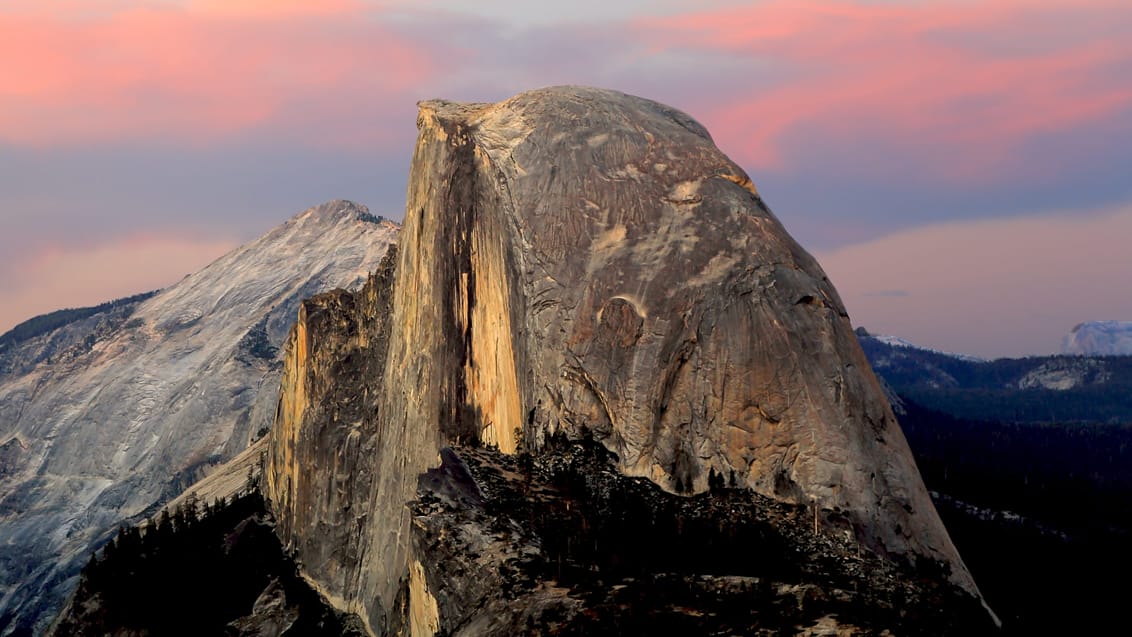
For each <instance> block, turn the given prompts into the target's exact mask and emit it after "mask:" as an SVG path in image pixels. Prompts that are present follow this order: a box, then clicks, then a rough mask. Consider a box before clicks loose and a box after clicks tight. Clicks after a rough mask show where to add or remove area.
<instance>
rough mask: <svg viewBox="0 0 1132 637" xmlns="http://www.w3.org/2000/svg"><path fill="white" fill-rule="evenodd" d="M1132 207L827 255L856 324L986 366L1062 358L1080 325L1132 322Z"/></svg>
mask: <svg viewBox="0 0 1132 637" xmlns="http://www.w3.org/2000/svg"><path fill="white" fill-rule="evenodd" d="M1130 237H1132V204H1128V205H1125V206H1122V207H1118V208H1116V209H1112V210H1107V211H1103V212H1096V213H1083V212H1079V211H1078V212H1067V213H1065V214H1061V215H1053V216H1041V217H1028V218H1018V219H996V220H986V221H969V222H961V223H950V224H941V225H935V226H928V227H922V228H917V229H913V230H908V231H904V232H899V233H896V234H893V235H889V236H886V237H882V238H880V239H876V240H872V241H868V242H865V243H859V244H856V245H851V246H848V247H845V248H841V249H838V250H834V251H830V252H825V253H818V254H816V256H817V258H818V260H819V261H820V262H821V264H822V266H823V267H824V269H825V271H826V273H827V274H828V275H829V277H830V280H832V281H833V283H834V285H835V286H837V289H838V291H839V292H840V293H841V297H842V300H843V301H844V302H845V305H846V307H847V308H848V310H849V315H850V317H852V320H853V324H854V325H859V326H864V327H866V328H868V329H869V330H870V331H875V332H878V333H882V334H894V335H897V336H902V337H905V338H907V339H909V340H911V341H913V342H915V343H917V344H921V345H924V346H930V347H936V348H940V349H944V350H950V351H956V352H960V353H968V354H976V355H982V356H1023V355H1028V354H1046V353H1052V352H1055V351H1057V349H1058V347H1059V345H1060V343H1061V340H1060V339H1061V337H1062V336H1064V335H1065V334H1066V333H1067V332H1068V331H1069V330H1070V329H1071V328H1072V327H1073V326H1074V325H1076V324H1077V323H1079V322H1081V321H1087V320H1103V319H1122V320H1132V297H1130V296H1129V295H1128V293H1127V291H1128V273H1129V272H1132V251H1129V250H1128V248H1127V244H1128V239H1129V238H1130Z"/></svg>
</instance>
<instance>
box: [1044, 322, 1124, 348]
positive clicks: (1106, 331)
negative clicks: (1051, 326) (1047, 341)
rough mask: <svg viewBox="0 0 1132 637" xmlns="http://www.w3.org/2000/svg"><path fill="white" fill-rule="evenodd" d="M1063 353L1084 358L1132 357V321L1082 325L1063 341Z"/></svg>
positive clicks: (1075, 328)
mask: <svg viewBox="0 0 1132 637" xmlns="http://www.w3.org/2000/svg"><path fill="white" fill-rule="evenodd" d="M1061 351H1062V353H1064V354H1079V355H1083V356H1132V321H1089V322H1086V323H1081V324H1079V325H1077V326H1075V327H1074V328H1073V329H1072V330H1071V331H1070V332H1069V334H1067V335H1066V336H1065V338H1064V339H1063V340H1062V343H1061Z"/></svg>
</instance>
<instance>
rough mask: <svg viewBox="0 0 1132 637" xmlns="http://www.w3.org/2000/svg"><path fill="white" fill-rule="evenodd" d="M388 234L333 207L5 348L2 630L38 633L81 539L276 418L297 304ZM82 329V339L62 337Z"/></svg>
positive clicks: (352, 267)
mask: <svg viewBox="0 0 1132 637" xmlns="http://www.w3.org/2000/svg"><path fill="white" fill-rule="evenodd" d="M397 230H398V229H397V227H396V226H395V225H394V224H392V223H390V222H387V221H379V220H378V219H376V218H375V217H372V216H370V215H369V214H368V213H367V211H366V210H365V208H364V207H360V206H357V205H355V204H353V203H350V202H345V201H334V202H329V203H327V204H324V205H322V206H318V207H316V208H312V209H310V210H307V211H305V212H303V213H300V214H299V215H296V216H295V217H293V218H292V219H291V220H289V221H287V222H286V223H285V224H283V225H281V226H279V227H278V228H276V229H274V230H272V231H271V232H270V233H268V234H267V235H265V236H263V237H261V238H260V239H258V240H256V241H254V242H251V243H249V244H247V245H245V246H243V247H241V248H239V249H237V250H235V251H233V252H232V253H230V254H228V255H226V256H224V257H222V258H221V259H219V260H217V261H216V262H214V263H213V264H211V265H210V266H208V267H207V268H205V269H203V270H201V271H200V272H197V273H194V274H192V275H190V276H187V277H185V278H184V279H183V280H181V281H180V282H178V283H177V284H176V285H173V286H171V287H170V288H168V289H166V290H163V291H162V292H160V293H158V294H157V295H155V296H153V297H152V298H149V299H147V300H146V301H144V302H142V303H140V304H138V305H136V306H132V307H131V308H130V310H131V311H130V312H125V313H123V312H119V311H117V310H115V311H114V312H108V313H107V314H106V316H105V317H103V316H97V317H92V318H90V319H87V320H86V321H84V322H83V323H82V324H81V325H80V324H76V325H71V326H67V327H65V328H61V329H60V330H56V331H55V332H52V333H49V334H45V335H42V336H39V337H36V338H35V339H32V340H30V341H28V342H25V343H20V344H17V345H15V346H14V347H13V348H9V349H8V350H6V351H5V356H6V357H8V358H9V359H11V360H17V361H18V362H19V364H18V365H9V366H5V369H9V370H13V371H10V372H9V373H0V448H2V449H5V450H7V452H9V453H7V454H6V455H5V456H4V458H3V460H2V464H3V470H2V471H0V633H3V634H8V631H23V630H28V629H35V632H38V631H39V629H40V628H42V625H43V623H44V622H45V621H47V620H49V619H50V618H51V616H52V615H53V614H54V611H55V610H57V608H58V605H59V604H61V602H62V601H63V598H64V597H65V596H66V595H67V594H68V593H69V591H70V590H71V588H72V587H73V584H74V579H75V576H76V575H77V572H78V568H79V567H81V565H82V564H83V563H85V562H86V560H87V559H88V558H89V557H90V550H91V548H92V545H96V544H98V543H100V541H101V540H102V539H105V538H106V537H108V536H109V534H111V533H112V532H113V530H114V529H115V528H116V527H117V525H118V523H119V522H120V521H122V520H125V519H131V518H134V519H136V516H139V515H140V514H142V513H143V512H145V511H147V510H151V508H152V507H154V506H155V505H157V504H160V503H161V502H163V501H165V500H167V499H168V498H169V497H170V496H172V495H175V494H176V493H177V492H178V491H179V490H180V489H183V488H184V487H185V486H187V485H188V484H190V483H191V482H193V481H195V480H196V479H197V478H199V477H200V476H201V474H203V473H205V472H206V470H207V469H208V467H209V466H211V465H215V464H217V463H220V462H223V461H225V460H228V459H229V458H231V457H233V456H234V455H236V454H237V453H239V452H240V451H242V450H244V449H245V448H246V447H247V446H248V443H249V442H250V441H251V439H252V438H253V437H254V436H255V435H256V433H257V432H258V431H260V430H261V429H263V428H265V427H267V426H269V425H270V424H271V421H272V418H273V417H274V415H275V405H276V403H277V401H278V388H279V377H280V368H281V362H282V361H281V359H282V350H283V348H282V345H283V341H284V339H285V338H286V335H287V333H288V330H289V329H290V326H291V324H292V323H293V322H294V318H295V313H296V310H297V308H298V305H299V301H300V300H301V299H303V298H306V297H309V296H311V295H313V294H316V293H318V292H322V291H324V290H328V289H332V288H335V287H344V286H355V285H358V284H360V283H361V282H362V281H364V280H365V277H366V276H367V275H368V273H369V272H370V271H372V270H373V269H375V268H376V267H377V264H378V263H379V262H380V259H381V257H382V255H383V254H384V252H385V249H386V247H387V246H388V245H389V244H390V242H391V241H392V240H393V239H394V238H395V236H396V233H397ZM79 329H88V330H89V331H88V332H87V333H86V334H81V333H79V334H71V332H74V331H75V330H79ZM60 343H61V344H62V345H60ZM13 441H14V442H13Z"/></svg>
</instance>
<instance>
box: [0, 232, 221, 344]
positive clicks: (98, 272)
mask: <svg viewBox="0 0 1132 637" xmlns="http://www.w3.org/2000/svg"><path fill="white" fill-rule="evenodd" d="M237 243H238V242H236V241H234V240H230V239H216V238H198V239H185V238H178V237H172V236H158V235H135V236H128V237H122V238H119V239H115V240H111V241H108V242H106V243H101V244H95V245H89V246H86V247H82V248H74V247H70V248H66V249H64V248H62V247H53V248H47V249H44V250H42V251H40V252H39V253H38V254H35V255H32V256H30V257H29V258H28V259H27V260H25V261H21V262H20V263H18V264H15V265H13V266H12V270H13V271H12V274H13V276H12V277H11V278H10V279H9V280H8V281H7V282H6V283H5V284H4V285H0V290H2V291H3V293H4V296H5V298H7V299H8V302H6V303H4V304H2V305H0V333H3V332H6V331H7V330H9V329H11V328H12V327H13V326H15V325H16V324H18V323H20V322H21V321H24V320H26V319H29V318H31V317H32V316H35V315H38V314H42V313H45V312H51V311H54V310H57V309H60V308H61V307H64V306H66V307H84V306H90V305H97V304H99V303H102V302H103V301H109V300H111V299H116V298H121V297H124V296H129V295H131V294H137V293H139V292H145V291H147V290H154V289H157V288H161V287H166V286H169V285H171V284H173V283H176V282H177V281H179V280H181V278H182V277H184V276H185V275H186V274H191V273H192V272H195V271H197V270H199V269H201V268H202V267H204V266H205V265H208V264H209V263H211V262H212V261H214V260H215V259H217V258H219V257H220V256H222V255H223V254H225V253H227V252H229V251H230V250H232V249H234V248H236V246H237Z"/></svg>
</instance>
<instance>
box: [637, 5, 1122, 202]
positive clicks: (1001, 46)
mask: <svg viewBox="0 0 1132 637" xmlns="http://www.w3.org/2000/svg"><path fill="white" fill-rule="evenodd" d="M1120 23H1123V24H1125V25H1132V5H1128V4H1127V3H1122V4H1121V3H1115V2H1103V1H1086V2H1077V1H1074V2H1070V1H1068V0H1059V1H1051V0H1044V1H1043V0H1038V1H1034V2H1020V1H1019V2H995V3H975V2H969V3H961V4H957V3H940V2H935V3H915V4H906V5H889V4H884V5H876V4H870V5H862V4H855V3H852V2H836V1H832V0H821V1H817V2H806V3H801V2H784V1H778V2H768V3H757V4H751V5H746V6H741V7H728V8H723V9H719V10H715V11H709V12H703V13H696V14H688V15H680V16H673V17H668V18H663V19H657V20H643V21H641V22H639V23H638V24H637V27H638V35H639V36H640V37H642V38H646V39H647V40H649V41H650V42H652V43H653V47H654V49H656V50H661V49H667V50H673V49H675V50H699V51H709V52H716V53H719V54H722V55H727V56H732V57H734V56H738V57H741V58H745V59H748V60H751V61H752V62H762V63H764V64H768V65H771V66H774V67H777V68H780V69H787V70H789V74H787V75H786V76H785V78H784V79H779V80H777V81H774V82H773V83H771V84H769V85H759V86H750V87H749V88H748V89H746V90H744V91H741V92H740V95H739V96H738V97H737V98H735V99H731V100H729V101H728V102H726V103H718V102H716V101H714V100H713V99H712V98H711V97H710V96H707V97H705V98H703V99H702V100H700V101H701V102H702V104H700V105H699V106H700V107H699V108H697V112H698V113H700V116H701V118H702V119H703V120H704V121H705V123H706V124H708V126H709V128H711V129H712V130H713V131H714V132H715V133H716V136H717V138H719V139H724V140H729V141H728V145H730V146H733V147H737V148H738V150H737V151H736V152H735V153H734V154H735V155H736V156H737V158H738V159H739V160H740V161H742V162H743V163H745V164H747V165H749V166H752V167H756V168H757V167H781V166H782V165H783V162H784V161H786V159H785V156H784V155H785V153H784V150H783V147H784V144H785V143H786V142H785V138H786V137H787V136H788V135H791V134H802V133H804V134H806V135H808V136H811V137H814V136H817V137H818V138H821V137H826V138H836V137H855V138H860V139H865V140H881V141H891V140H896V141H900V140H907V139H914V140H915V144H917V145H919V146H921V147H923V148H926V149H933V150H936V151H944V155H945V156H944V157H942V158H941V160H940V163H942V164H945V166H944V168H945V169H946V170H945V172H946V173H948V174H950V175H951V176H953V177H956V178H958V179H962V180H965V181H969V180H971V179H980V178H986V177H987V176H988V175H989V174H991V173H993V172H995V170H996V169H998V168H1000V167H1001V164H1002V163H1003V162H1005V161H1007V160H1008V158H1009V156H1010V155H1011V154H1012V153H1013V151H1014V150H1015V149H1016V148H1017V146H1018V145H1019V144H1020V143H1021V142H1022V141H1024V140H1026V139H1027V138H1030V137H1031V136H1034V135H1038V134H1042V133H1048V132H1057V131H1063V130H1066V129H1071V128H1072V127H1074V126H1081V125H1085V124H1087V123H1089V122H1090V121H1091V120H1093V119H1095V118H1099V117H1104V116H1108V115H1112V114H1114V113H1120V112H1130V111H1132V86H1129V85H1128V83H1127V82H1126V81H1123V80H1122V79H1121V78H1122V76H1123V74H1122V73H1120V72H1119V69H1120V68H1124V69H1127V67H1128V65H1129V64H1132V32H1130V31H1129V29H1128V28H1125V29H1118V28H1112V25H1113V24H1120ZM1082 32H1084V33H1090V34H1092V35H1090V36H1089V37H1082V36H1080V33H1082ZM735 81H736V82H740V83H741V82H742V81H743V79H742V78H735ZM975 149H977V152H974V151H975ZM957 157H962V158H963V161H962V163H957V162H954V160H955V159H956V158H957Z"/></svg>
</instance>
